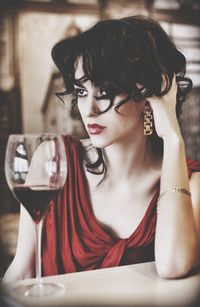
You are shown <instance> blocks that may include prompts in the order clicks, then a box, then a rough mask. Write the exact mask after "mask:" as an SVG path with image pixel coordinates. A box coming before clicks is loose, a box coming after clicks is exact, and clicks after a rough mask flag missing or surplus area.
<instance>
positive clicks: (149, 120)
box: [144, 102, 153, 135]
mask: <svg viewBox="0 0 200 307" xmlns="http://www.w3.org/2000/svg"><path fill="white" fill-rule="evenodd" d="M152 132H153V112H152V109H151V107H150V105H149V103H148V102H145V105H144V135H151V134H152Z"/></svg>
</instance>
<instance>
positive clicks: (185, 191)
mask: <svg viewBox="0 0 200 307" xmlns="http://www.w3.org/2000/svg"><path fill="white" fill-rule="evenodd" d="M169 192H180V193H183V194H186V195H188V196H190V197H191V193H190V191H188V190H186V189H183V188H181V187H174V188H171V189H169V190H167V191H164V192H163V193H161V194H160V196H159V197H158V201H157V207H158V205H159V204H160V199H161V198H162V197H163V196H164V195H165V194H166V193H169Z"/></svg>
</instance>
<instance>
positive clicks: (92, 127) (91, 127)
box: [87, 124, 106, 134]
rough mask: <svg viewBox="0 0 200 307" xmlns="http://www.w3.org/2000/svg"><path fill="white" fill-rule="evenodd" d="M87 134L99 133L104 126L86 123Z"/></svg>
mask: <svg viewBox="0 0 200 307" xmlns="http://www.w3.org/2000/svg"><path fill="white" fill-rule="evenodd" d="M87 128H88V132H89V134H100V133H101V132H102V131H103V130H104V129H105V128H106V127H104V126H100V125H97V124H88V125H87Z"/></svg>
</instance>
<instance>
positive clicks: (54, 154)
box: [5, 133, 67, 297]
mask: <svg viewBox="0 0 200 307" xmlns="http://www.w3.org/2000/svg"><path fill="white" fill-rule="evenodd" d="M66 173H67V163H66V153H65V146H64V141H63V138H62V136H59V135H57V134H53V133H51V134H47V133H41V134H18V135H10V136H9V139H8V143H7V149H6V158H5V174H6V179H7V183H8V186H9V188H10V189H11V191H12V193H13V194H14V196H15V198H16V199H17V200H18V201H19V202H20V203H22V205H23V206H24V207H25V208H26V209H27V211H28V212H29V214H30V215H31V217H32V219H33V221H34V223H35V226H36V247H35V256H36V283H34V284H31V285H27V286H26V285H25V286H22V285H20V286H16V287H14V288H13V291H14V292H15V293H16V294H22V295H25V296H34V297H35V296H36V297H37V296H49V295H51V294H57V293H59V292H60V291H63V290H64V286H63V285H62V284H60V283H46V282H44V281H43V280H42V277H41V234H42V224H43V220H44V217H45V214H46V212H47V211H48V208H49V204H50V202H51V201H52V200H54V199H55V198H56V197H57V196H58V193H59V192H60V191H61V189H62V187H63V185H64V183H65V180H66Z"/></svg>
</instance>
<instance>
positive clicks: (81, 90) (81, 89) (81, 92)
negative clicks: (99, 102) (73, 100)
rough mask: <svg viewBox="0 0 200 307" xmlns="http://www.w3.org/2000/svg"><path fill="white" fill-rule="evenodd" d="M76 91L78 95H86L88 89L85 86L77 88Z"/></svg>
mask: <svg viewBox="0 0 200 307" xmlns="http://www.w3.org/2000/svg"><path fill="white" fill-rule="evenodd" d="M75 92H76V94H77V95H78V97H85V96H87V91H86V90H84V89H83V88H75Z"/></svg>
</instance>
